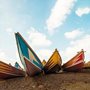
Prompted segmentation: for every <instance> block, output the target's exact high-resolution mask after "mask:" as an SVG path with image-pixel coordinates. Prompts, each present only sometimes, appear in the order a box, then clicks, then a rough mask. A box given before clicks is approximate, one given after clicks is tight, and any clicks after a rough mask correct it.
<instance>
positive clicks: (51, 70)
mask: <svg viewBox="0 0 90 90" xmlns="http://www.w3.org/2000/svg"><path fill="white" fill-rule="evenodd" d="M60 69H61V66H60V65H58V64H57V65H55V66H54V67H53V68H51V69H50V70H48V68H45V69H44V71H45V73H46V74H50V73H57V72H59V70H60Z"/></svg>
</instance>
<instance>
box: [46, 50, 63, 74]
mask: <svg viewBox="0 0 90 90" xmlns="http://www.w3.org/2000/svg"><path fill="white" fill-rule="evenodd" d="M61 63H62V59H61V56H60V54H59V52H58V50H57V49H55V51H54V53H53V54H52V56H51V57H50V59H49V60H48V62H47V63H46V64H45V65H44V72H45V73H46V74H48V73H56V72H58V71H59V70H60V69H61Z"/></svg>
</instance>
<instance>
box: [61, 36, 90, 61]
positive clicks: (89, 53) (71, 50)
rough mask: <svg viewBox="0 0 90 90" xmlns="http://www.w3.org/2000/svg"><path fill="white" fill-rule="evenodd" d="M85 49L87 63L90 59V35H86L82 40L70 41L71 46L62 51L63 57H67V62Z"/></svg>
mask: <svg viewBox="0 0 90 90" xmlns="http://www.w3.org/2000/svg"><path fill="white" fill-rule="evenodd" d="M81 49H84V50H85V51H86V52H85V56H86V59H85V60H86V61H88V58H90V50H89V49H90V35H84V36H83V37H82V38H81V39H77V40H74V41H70V43H69V46H68V47H67V48H66V49H65V50H64V51H62V56H63V57H65V61H64V62H66V61H67V60H69V59H71V58H72V57H73V56H74V55H75V54H76V53H77V52H78V51H80V50H81Z"/></svg>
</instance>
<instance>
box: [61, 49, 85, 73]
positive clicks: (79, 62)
mask: <svg viewBox="0 0 90 90" xmlns="http://www.w3.org/2000/svg"><path fill="white" fill-rule="evenodd" d="M83 66H84V51H83V50H81V51H80V52H78V54H77V55H75V56H74V57H73V58H72V59H71V60H69V61H68V62H67V63H65V64H63V66H62V68H63V70H64V71H69V72H75V71H80V70H81V69H82V68H83Z"/></svg>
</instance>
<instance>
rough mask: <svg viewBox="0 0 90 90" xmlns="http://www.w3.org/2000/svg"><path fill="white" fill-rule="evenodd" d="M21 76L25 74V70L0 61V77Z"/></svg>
mask: <svg viewBox="0 0 90 90" xmlns="http://www.w3.org/2000/svg"><path fill="white" fill-rule="evenodd" d="M21 76H25V72H24V71H23V70H20V69H17V68H15V67H14V66H11V65H9V64H6V63H4V62H2V61H0V79H9V78H14V77H21Z"/></svg>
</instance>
